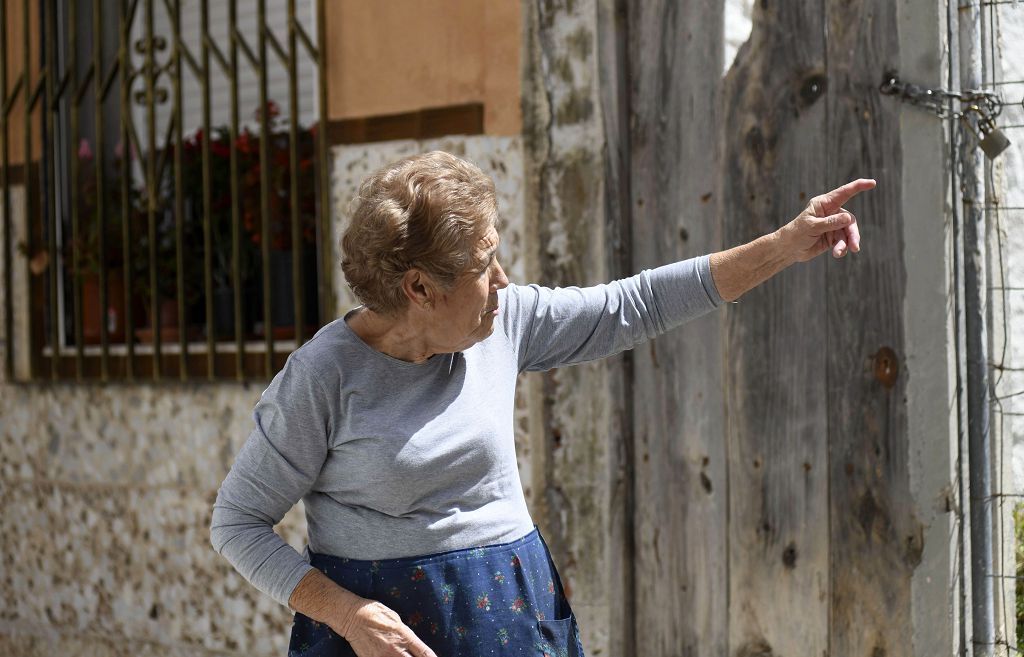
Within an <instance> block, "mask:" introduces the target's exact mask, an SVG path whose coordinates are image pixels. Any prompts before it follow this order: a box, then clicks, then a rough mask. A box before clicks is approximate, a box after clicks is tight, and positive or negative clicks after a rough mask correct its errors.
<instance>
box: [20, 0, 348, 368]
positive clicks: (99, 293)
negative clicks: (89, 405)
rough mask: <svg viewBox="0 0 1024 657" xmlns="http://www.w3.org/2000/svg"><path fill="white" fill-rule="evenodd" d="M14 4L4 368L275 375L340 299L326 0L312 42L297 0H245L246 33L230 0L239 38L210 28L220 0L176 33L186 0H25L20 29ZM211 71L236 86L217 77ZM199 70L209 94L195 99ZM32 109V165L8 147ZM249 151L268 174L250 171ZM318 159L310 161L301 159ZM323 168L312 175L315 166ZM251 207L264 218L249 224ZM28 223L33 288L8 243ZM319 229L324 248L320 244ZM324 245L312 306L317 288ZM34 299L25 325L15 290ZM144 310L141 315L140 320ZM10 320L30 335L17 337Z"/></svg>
mask: <svg viewBox="0 0 1024 657" xmlns="http://www.w3.org/2000/svg"><path fill="white" fill-rule="evenodd" d="M15 2H18V0H0V53H2V55H3V57H4V64H3V65H0V94H2V96H0V189H2V198H0V212H2V214H3V217H4V225H3V233H2V235H3V240H4V244H3V248H4V255H5V256H6V257H5V267H4V271H3V273H2V275H3V282H4V286H5V289H6V290H7V291H8V293H7V294H6V296H5V303H4V308H3V312H4V319H3V322H4V323H3V326H4V328H5V331H6V335H7V336H8V349H7V350H6V356H5V362H4V367H5V371H6V373H7V378H8V380H11V381H18V380H38V379H39V378H40V375H41V374H42V373H43V371H44V370H48V378H50V379H51V380H66V379H69V378H70V379H73V380H76V381H100V382H107V381H111V380H140V379H152V380H162V379H168V378H176V379H179V380H182V381H188V380H195V379H199V378H202V379H206V380H210V381H213V380H218V379H222V378H225V377H227V378H233V379H236V380H247V379H249V378H252V377H258V378H261V379H269V378H270V377H272V376H273V374H274V371H275V368H277V367H280V366H281V365H282V364H283V362H284V357H285V356H287V352H288V351H289V350H290V349H291V348H294V347H295V346H298V345H301V344H302V343H303V342H304V341H305V340H306V339H307V336H308V334H309V329H310V327H311V323H312V322H316V323H319V322H322V318H326V317H328V316H329V314H330V312H331V309H330V301H331V295H329V294H328V293H327V292H326V291H325V290H324V283H325V282H326V281H327V280H329V279H328V277H327V276H326V274H325V269H324V264H325V263H327V262H330V245H329V244H326V243H325V240H324V236H325V235H327V234H328V233H327V230H326V227H327V226H326V221H327V220H328V212H327V208H328V207H329V205H328V204H329V198H330V195H329V190H328V187H327V185H328V182H329V181H328V171H329V169H328V166H327V165H328V160H327V155H328V152H327V138H328V137H327V135H328V131H327V130H326V129H325V126H326V123H327V122H326V115H327V113H326V75H325V71H324V62H323V58H322V53H323V50H322V47H320V44H322V43H323V42H324V41H323V39H324V34H323V26H324V23H323V21H324V8H323V2H322V0H310V2H311V3H313V4H314V7H313V9H314V10H315V22H316V24H317V33H316V36H317V41H316V42H314V41H313V39H311V38H310V35H309V32H307V29H306V28H305V27H304V26H303V25H302V23H301V22H300V21H299V19H298V18H297V11H296V4H297V3H296V2H295V0H248V1H247V2H245V3H244V4H245V7H246V10H247V11H248V12H251V13H248V14H244V16H245V17H246V18H247V19H248V18H251V17H252V16H253V15H255V18H256V22H257V28H256V30H255V33H253V32H251V31H250V30H249V28H248V27H246V29H245V30H244V31H243V30H242V29H240V27H239V15H240V13H241V12H240V10H239V6H238V5H239V3H238V0H229V2H228V3H226V5H227V6H226V10H227V24H226V25H224V26H223V27H224V29H226V34H227V37H228V39H227V43H223V42H221V43H218V42H217V40H216V39H217V38H221V37H214V36H213V34H214V28H213V25H212V21H211V9H210V6H209V4H210V3H209V0H201V1H200V3H198V7H196V10H197V11H198V19H199V20H198V35H195V34H193V33H192V32H195V26H196V23H197V21H195V20H194V19H193V20H192V21H190V23H189V29H190V30H191V31H192V32H189V33H188V34H186V33H185V32H184V30H183V24H184V21H183V15H182V14H183V11H184V7H183V6H182V3H181V0H121V1H120V2H116V3H111V2H109V0H91V1H90V0H54V1H53V2H47V3H32V2H30V1H29V0H21V2H18V4H19V5H20V7H21V13H22V15H21V16H20V19H21V20H20V25H17V26H15V25H12V23H11V21H12V18H15V19H16V18H18V17H17V16H13V17H12V13H11V12H10V11H9V7H10V6H11V4H12V3H15ZM271 2H274V3H278V4H275V11H277V12H281V11H282V10H285V9H286V14H287V22H286V23H284V24H282V25H278V26H277V29H280V30H282V33H283V34H284V35H285V36H284V37H283V38H282V37H281V36H279V34H278V33H276V32H275V28H274V27H272V26H271V25H270V24H269V22H268V17H269V16H270V12H269V10H268V3H271ZM15 6H17V5H15ZM215 6H217V7H218V8H220V7H223V5H215ZM275 15H277V16H280V15H281V14H280V13H277V14H275ZM218 20H219V21H221V22H223V15H220V16H219V17H218ZM88 25H91V27H92V29H91V31H90V30H89V29H88ZM104 25H116V29H117V31H118V39H117V41H116V42H110V41H109V40H107V41H106V42H104V39H103V33H104V31H103V26H104ZM218 25H220V23H218ZM18 31H20V35H17V37H16V38H19V39H21V42H22V43H21V45H22V48H21V56H22V59H23V61H22V63H21V68H22V70H21V71H20V72H11V71H10V67H9V66H8V65H7V64H6V59H7V57H8V55H9V54H10V53H9V48H10V46H11V45H12V43H11V41H12V37H14V36H15V33H16V32H18ZM90 32H91V34H92V36H91V37H89V36H87V35H89V34H90ZM14 45H16V44H14ZM268 51H272V52H273V54H272V55H271V54H269V53H268ZM36 53H39V55H40V56H39V57H38V58H35V60H33V56H34V55H35V54H36ZM240 56H241V58H242V59H243V60H245V61H246V62H247V64H248V66H249V67H250V68H251V69H252V70H253V72H254V73H255V77H256V80H257V82H256V84H257V85H258V87H257V88H258V92H259V110H258V111H257V118H256V120H257V121H258V123H259V126H258V130H257V132H256V133H255V134H254V133H253V132H251V131H250V128H249V127H248V125H249V124H247V123H243V120H242V116H241V112H240V104H241V102H242V101H241V99H242V97H243V95H242V91H243V90H242V88H241V85H242V84H243V81H242V80H243V77H242V76H241V75H240V71H239V58H240ZM300 59H302V60H304V61H305V62H309V63H310V64H311V65H312V66H315V67H316V78H315V83H314V85H313V86H315V91H316V98H317V102H316V104H315V110H314V111H313V112H312V114H313V115H314V116H315V117H316V119H315V120H316V123H317V128H318V129H317V130H316V132H315V134H314V133H313V131H312V130H311V129H310V130H309V131H307V130H306V129H305V128H303V127H302V126H301V125H300V119H301V117H302V116H303V112H302V109H303V107H302V104H301V102H300V101H301V97H300V82H299V81H300V79H302V78H300V68H299V66H300ZM305 65H306V64H303V66H305ZM271 66H280V67H283V69H284V70H285V72H286V76H287V77H286V79H285V83H284V84H283V85H281V86H280V87H279V88H277V90H276V91H275V92H274V94H275V95H281V96H283V95H287V104H286V108H287V109H286V111H287V113H288V116H287V117H286V120H283V121H275V117H276V113H277V104H276V103H275V102H274V100H275V98H272V96H271V89H270V85H271V75H270V74H269V72H268V69H269V67H271ZM215 71H216V72H218V73H219V74H221V75H222V76H223V79H224V80H225V81H226V82H227V84H226V85H224V86H221V87H218V86H215V85H214V84H213V83H212V82H211V76H212V75H213V74H214V72H215ZM302 71H303V72H304V71H311V69H305V68H304V69H302ZM189 76H191V77H189ZM274 79H275V80H276V79H278V78H274ZM186 84H191V85H194V86H198V88H199V90H200V93H199V94H188V95H186V93H185V89H186ZM275 84H276V83H275ZM194 86H193V88H194ZM115 88H116V89H118V92H115V91H114V90H115ZM302 91H305V92H306V93H311V92H313V91H314V89H313V88H312V87H311V88H309V89H302ZM218 92H220V93H222V94H223V95H224V96H226V100H227V105H228V109H229V117H228V119H227V121H226V123H225V124H224V128H223V132H218V130H221V129H220V128H216V127H215V121H214V117H213V107H214V105H215V103H214V95H215V94H217V93H218ZM225 92H226V93H225ZM218 95H219V94H218ZM193 99H196V101H195V102H196V103H198V104H199V105H200V106H199V107H196V105H194V104H193ZM168 101H169V102H168ZM165 103H166V104H167V105H166V106H164V104H165ZM197 109H199V110H201V118H200V119H199V121H197V122H198V123H200V125H199V126H194V125H190V124H189V120H187V119H186V117H187V116H194V114H187V112H196V111H197ZM308 109H310V108H309V107H308V106H307V111H308ZM307 116H308V115H307ZM90 119H91V120H90ZM19 120H20V121H21V124H22V126H21V128H22V129H21V131H22V133H23V135H22V146H23V148H24V153H23V154H22V160H23V161H22V162H21V163H19V162H17V160H15V162H14V163H13V169H12V162H11V159H12V154H11V149H10V144H11V141H10V139H11V137H12V134H11V133H12V127H13V126H14V125H16V124H17V122H18V121H19ZM115 124H116V125H117V126H118V127H117V129H116V130H114V131H113V135H115V136H116V141H117V145H116V148H113V147H114V143H113V140H111V139H110V137H111V131H112V129H113V128H114V125H115ZM197 127H198V132H197V133H196V134H195V135H194V136H193V135H191V133H190V132H189V130H190V129H195V128H197ZM37 131H38V133H39V135H40V139H39V141H38V142H37V141H36V136H35V133H36V132H37ZM252 139H255V141H256V144H255V145H254V147H253V148H252V150H251V151H248V153H250V154H247V155H246V158H245V159H243V158H242V157H241V154H240V152H239V150H240V148H241V146H240V144H241V143H243V142H244V143H248V142H247V140H252ZM37 144H38V146H37ZM34 148H38V149H39V151H37V152H33V149H34ZM215 148H216V149H217V151H216V160H215V152H214V149H215ZM190 149H191V150H190ZM257 161H258V164H256V162H257ZM256 166H258V169H259V170H258V173H257V172H256V171H254V170H252V169H250V167H253V169H254V168H255V167H256ZM189 167H191V168H189ZM285 167H287V170H285ZM307 167H311V168H312V173H313V174H314V176H312V177H310V176H304V175H302V174H301V172H302V171H304V170H305V169H306V168H307ZM200 169H201V171H200ZM19 170H20V176H19V175H12V171H19ZM255 178H258V183H254V182H253V180H254V179H255ZM214 180H219V181H220V182H218V183H216V184H215V183H214ZM243 180H244V181H245V189H244V190H243ZM310 180H314V181H315V183H314V184H312V185H309V184H306V182H304V181H310ZM257 184H258V187H256V185H257ZM19 185H20V186H21V188H22V192H23V197H22V199H21V203H20V204H19V208H17V209H15V208H14V207H13V199H12V189H13V188H15V187H17V186H19ZM253 187H256V189H255V190H253V189H252V188H253ZM225 188H226V189H225ZM225 191H227V193H225ZM243 194H244V195H245V196H244V198H243ZM285 197H287V200H285ZM257 201H258V203H257ZM218 203H221V204H222V205H218ZM257 205H258V207H257ZM253 213H255V217H256V222H253V223H254V224H255V223H257V222H258V225H252V226H250V225H249V224H248V223H247V222H250V220H251V219H252V214H253ZM286 220H287V221H288V222H289V225H288V226H285V225H284V223H283V222H284V221H286ZM243 223H246V228H245V230H243ZM19 227H20V228H19ZM18 230H24V231H25V234H24V236H23V240H24V241H23V242H22V243H20V244H19V250H20V251H22V252H23V254H24V256H25V257H26V260H30V261H31V269H32V272H33V273H32V275H28V274H27V273H26V277H25V280H26V281H27V282H26V283H25V284H26V285H27V286H28V288H31V291H30V293H29V294H28V295H17V294H15V293H14V288H13V287H12V286H14V285H18V284H21V282H20V281H16V280H15V278H16V277H15V276H14V271H15V270H14V267H24V269H25V270H26V272H27V271H28V269H29V267H28V266H27V263H26V262H25V261H23V260H19V259H18V257H17V255H16V254H15V253H14V248H13V247H14V240H15V239H18V237H17V235H16V233H17V232H18ZM226 233H227V234H226ZM311 236H312V237H311ZM275 240H276V241H275ZM255 242H258V244H259V245H258V247H255V244H254V243H255ZM307 243H311V245H313V247H314V248H313V250H312V251H310V253H315V258H310V257H308V256H307V252H306V251H305V247H306V244H307ZM200 250H201V252H202V257H198V256H199V252H200ZM228 250H230V253H227V251H228ZM218 253H220V255H218ZM250 254H251V255H250ZM193 256H195V257H193ZM285 256H286V257H285ZM246 259H248V260H247V261H246V262H243V261H244V260H246ZM311 261H313V262H314V264H315V266H316V274H317V285H316V288H315V289H316V292H317V298H316V303H315V305H314V304H312V303H310V302H308V299H307V297H306V294H305V290H306V287H307V285H306V283H307V279H308V278H309V276H311V275H312V270H307V267H306V263H309V262H311ZM272 268H275V269H273V271H272ZM18 271H19V272H20V271H21V270H18ZM218 272H219V273H218ZM285 276H287V278H289V279H290V280H291V282H292V287H291V289H290V293H291V294H292V299H290V300H289V299H287V294H288V292H285V291H284V290H283V289H282V288H281V287H280V286H279V285H276V284H277V283H278V281H279V280H281V279H282V278H284V277H285ZM225 283H227V285H228V287H227V288H226V289H227V290H228V292H229V293H228V294H227V295H224V294H223V291H224V290H225V288H224V287H223V285H224V284H225ZM272 283H273V285H272ZM252 285H255V287H251V286H252ZM218 286H221V287H218ZM28 288H26V290H28ZM140 294H143V295H144V298H140V296H139V295H140ZM218 294H220V295H221V296H220V297H219V298H218ZM24 296H29V297H31V298H33V299H36V300H37V303H36V304H34V305H33V308H31V309H29V310H31V312H29V313H27V317H28V319H27V329H23V330H21V331H20V332H19V330H18V329H19V328H20V327H21V324H18V325H17V326H16V325H15V318H16V314H15V312H14V307H13V303H14V301H15V298H21V297H24ZM165 298H166V301H165ZM140 301H141V303H140ZM260 303H262V307H261V308H260V310H261V311H262V312H261V313H259V314H261V315H262V317H261V318H256V317H251V318H250V317H247V311H248V306H250V305H252V306H254V308H253V309H254V310H255V309H256V307H259V304H260ZM229 306H230V307H229ZM171 307H174V308H175V310H176V311H177V312H176V321H172V322H169V323H166V324H165V323H164V322H162V321H161V319H162V315H164V314H165V312H166V311H167V310H168V309H169V308H171ZM136 311H138V312H141V313H142V315H143V317H146V318H148V326H143V327H136V326H135V320H136V317H137V315H138V312H136ZM310 311H316V313H315V314H316V319H313V318H312V315H311V314H310ZM218 313H220V315H218ZM193 316H194V317H193ZM97 317H98V318H99V321H98V324H97V323H96V319H97ZM225 317H226V318H229V319H228V323H229V324H231V325H233V326H232V327H231V328H232V329H233V330H232V331H231V332H230V335H231V338H232V339H233V344H232V343H226V342H222V341H219V340H218V337H222V338H226V337H227V336H228V335H229V334H228V332H227V331H224V328H226V326H225V323H224V321H222V320H223V319H224V318H225ZM282 317H284V318H285V319H282ZM192 320H196V321H195V322H194V321H192ZM260 320H261V321H260ZM18 321H19V322H20V321H21V320H18ZM197 322H200V323H197ZM253 322H255V323H253ZM140 332H141V333H140ZM200 334H205V335H204V337H203V339H202V340H200V341H198V342H197V341H196V339H195V338H197V337H199V336H200ZM15 336H19V338H18V339H19V340H24V342H25V343H26V344H21V343H19V344H15ZM140 336H141V337H140ZM254 337H256V338H259V343H257V342H254V341H253V338H254ZM260 343H261V344H260ZM22 350H24V351H25V352H28V353H29V354H30V355H29V357H28V358H27V360H24V363H25V366H24V367H22V365H21V364H22V362H23V361H22V359H20V358H17V357H16V354H17V353H20V352H21V351H22ZM140 356H142V357H143V358H141V359H140V358H138V357H140ZM145 356H148V358H146V357H145ZM229 364H231V365H233V367H232V366H230V365H229Z"/></svg>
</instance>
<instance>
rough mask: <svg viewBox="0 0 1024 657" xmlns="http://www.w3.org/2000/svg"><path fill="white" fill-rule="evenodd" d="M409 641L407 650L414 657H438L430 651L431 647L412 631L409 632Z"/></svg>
mask: <svg viewBox="0 0 1024 657" xmlns="http://www.w3.org/2000/svg"><path fill="white" fill-rule="evenodd" d="M408 641H409V642H408V643H407V644H406V646H405V650H406V651H407V652H408V653H409V654H410V655H412V657H437V654H436V653H435V652H434V651H433V650H431V649H430V646H428V645H427V644H425V643H423V642H422V641H420V639H419V637H418V636H416V635H415V634H413V632H412V630H409V639H408Z"/></svg>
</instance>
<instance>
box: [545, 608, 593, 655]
mask: <svg viewBox="0 0 1024 657" xmlns="http://www.w3.org/2000/svg"><path fill="white" fill-rule="evenodd" d="M537 631H538V633H539V634H540V640H539V641H538V643H537V649H538V653H537V655H538V657H585V656H584V654H583V647H582V646H581V645H580V635H579V628H578V627H577V625H576V617H575V616H574V615H572V614H571V613H570V614H569V617H568V618H562V619H559V620H539V621H537Z"/></svg>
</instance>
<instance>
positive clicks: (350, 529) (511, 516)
mask: <svg viewBox="0 0 1024 657" xmlns="http://www.w3.org/2000/svg"><path fill="white" fill-rule="evenodd" d="M872 187H874V181H871V180H858V181H855V182H852V183H849V184H847V185H845V186H843V187H840V188H839V189H837V190H835V191H833V192H830V193H828V194H825V195H823V196H820V197H817V198H814V199H812V201H811V203H810V205H809V206H808V207H807V209H806V210H805V211H804V212H803V213H802V214H801V215H800V216H799V217H797V218H796V219H794V220H793V221H792V222H790V223H789V224H787V225H785V226H783V227H782V228H780V229H779V230H777V231H776V232H774V233H772V234H771V235H766V236H764V237H761V238H759V239H757V240H755V241H753V242H751V243H749V244H746V245H744V246H739V247H736V248H733V249H730V250H728V251H724V252H722V253H714V254H711V255H704V256H701V257H697V258H692V259H689V260H684V261H682V262H677V263H674V264H669V265H666V266H663V267H659V268H656V269H653V270H650V271H643V272H641V273H640V274H638V275H636V276H633V277H632V278H627V279H623V280H619V281H615V282H612V283H609V284H607V285H598V286H595V287H589V288H582V289H580V288H574V287H571V288H564V289H549V288H545V287H540V286H537V285H529V286H520V285H511V284H509V281H508V279H507V278H506V276H505V272H504V271H502V268H501V265H500V264H499V263H498V258H497V251H498V243H499V236H498V232H497V230H496V228H495V226H496V223H497V219H498V208H497V203H496V198H495V193H494V184H493V183H492V181H491V180H490V179H489V178H488V177H487V176H486V175H484V174H483V173H482V172H481V171H480V170H479V169H478V168H477V167H475V166H473V165H472V164H469V163H468V162H465V161H463V160H460V159H458V158H456V157H454V156H452V155H449V154H447V153H441V152H433V153H428V154H426V155H420V156H416V157H410V158H407V159H404V160H401V161H399V162H396V163H394V164H392V165H390V166H388V167H385V168H384V169H383V170H381V171H379V172H377V173H375V174H374V175H372V176H371V177H370V178H369V179H367V180H366V181H365V182H364V183H363V185H362V187H361V188H360V190H359V197H358V199H357V201H356V203H355V209H354V212H353V215H352V218H351V224H350V226H349V227H348V229H347V231H346V232H345V235H344V237H343V240H342V250H343V258H342V268H343V270H344V273H345V277H346V278H347V280H348V283H349V285H350V286H351V287H352V290H353V291H354V292H355V294H356V296H358V297H359V299H360V301H361V302H362V304H363V305H361V306H359V307H358V308H355V309H354V310H352V311H350V312H348V313H347V314H346V315H345V316H344V317H342V318H340V319H337V320H335V321H333V322H331V323H330V324H328V325H326V326H324V327H323V328H322V329H320V331H318V332H317V334H316V335H315V336H314V337H313V338H312V339H311V340H309V341H308V342H307V343H306V344H304V345H302V346H301V347H299V348H298V349H296V350H295V351H294V352H293V353H292V354H291V355H290V356H289V358H288V360H287V362H286V364H285V366H284V368H283V369H282V370H281V371H280V372H279V373H278V374H277V376H275V377H274V380H273V381H272V382H271V383H270V386H269V387H268V388H267V389H266V390H264V391H263V394H262V396H261V398H260V400H259V402H258V403H257V404H256V407H255V410H254V414H253V415H254V419H255V428H254V429H253V431H252V434H251V435H250V436H249V438H248V440H247V441H246V443H245V445H244V446H243V447H242V450H241V452H240V453H239V454H238V457H237V459H236V461H235V463H234V465H233V467H232V468H231V471H230V472H229V473H228V475H227V478H226V479H225V480H224V483H223V485H222V486H221V488H220V491H219V493H218V495H217V501H216V504H215V506H214V512H213V523H212V527H211V539H212V542H213V545H214V547H215V548H216V550H217V551H218V552H220V553H221V554H222V555H224V556H225V557H226V558H227V559H228V560H229V561H230V562H231V564H232V565H234V567H235V568H237V569H238V571H239V572H241V573H242V575H243V576H244V577H245V578H246V579H248V580H249V581H250V582H251V583H252V584H253V585H254V586H256V587H257V588H258V589H260V590H261V591H264V592H266V593H268V594H269V595H271V596H273V597H274V598H275V599H276V600H278V601H279V602H281V603H282V604H287V605H288V606H289V607H291V608H292V609H294V610H295V612H296V614H295V623H294V626H293V628H292V637H291V645H290V648H289V655H292V656H299V655H302V656H307V655H346V656H348V655H358V656H359V657H393V656H394V657H398V656H408V655H413V656H415V657H438V656H440V657H459V656H465V657H479V656H482V655H531V656H539V655H551V656H555V655H558V656H564V655H568V656H577V655H578V656H582V655H583V649H582V647H581V646H580V643H579V634H578V631H577V627H576V622H575V618H574V617H573V614H572V610H571V609H570V607H569V604H568V602H567V601H566V599H565V595H564V593H563V590H562V585H561V583H560V581H559V578H558V572H557V571H556V569H555V566H554V564H553V562H552V560H551V557H550V555H549V552H548V550H547V547H546V545H545V544H544V541H543V538H542V537H541V536H540V534H539V533H538V531H537V529H536V527H535V526H534V523H533V521H532V519H531V518H530V514H529V511H528V510H527V507H526V503H525V500H524V497H523V492H522V486H521V484H520V480H519V473H518V471H517V469H516V458H515V449H514V442H513V432H512V426H513V423H512V417H513V399H514V393H515V384H516V378H517V376H518V374H519V373H520V372H523V371H526V370H546V369H549V368H553V367H560V366H563V365H570V364H573V363H580V362H583V361H587V360H592V359H595V358H602V357H605V356H608V355H610V354H614V353H616V352H619V351H622V350H624V349H629V348H631V347H633V346H635V345H636V344H638V343H640V342H642V341H644V340H647V339H650V338H653V337H654V336H656V335H658V334H659V333H661V332H663V331H666V330H668V329H670V328H672V327H675V326H679V325H680V324H682V323H684V322H686V321H688V320H691V319H694V318H695V317H698V316H700V315H703V314H705V313H707V312H709V311H711V310H712V309H714V308H715V307H717V306H719V305H720V304H722V303H723V302H724V301H726V300H731V299H735V298H736V297H739V296H740V295H741V294H743V293H744V292H746V291H747V290H749V289H751V288H752V287H754V286H756V285H758V284H760V283H761V282H763V281H764V280H766V279H767V278H769V277H770V276H772V275H774V274H775V273H777V272H778V271H780V270H782V269H783V268H785V267H786V266H788V265H789V264H791V263H793V262H798V261H806V260H809V259H810V258H813V257H815V256H817V255H819V254H821V253H824V252H825V251H827V250H829V249H831V250H832V252H833V255H834V256H835V257H841V256H843V255H844V254H845V253H846V252H847V250H853V251H858V250H859V242H860V237H859V234H858V230H857V226H856V219H855V218H854V217H853V215H852V214H850V213H849V212H847V211H845V210H843V209H842V208H841V206H842V204H843V203H844V202H845V201H846V200H848V199H849V198H850V197H852V196H853V195H854V194H856V193H858V192H860V191H863V190H867V189H870V188H872ZM300 499H301V500H303V502H304V503H305V511H306V517H307V520H308V525H309V547H308V549H307V552H306V554H305V555H300V554H299V553H298V552H296V551H295V550H294V549H292V548H291V547H290V546H289V545H288V544H286V543H285V542H284V541H283V540H282V539H281V538H280V537H278V535H277V534H276V533H274V531H273V526H274V525H275V524H276V523H277V522H278V521H280V520H281V517H282V516H283V515H284V514H285V512H286V511H288V509H289V508H291V507H292V505H294V504H295V503H296V502H297V501H299V500H300Z"/></svg>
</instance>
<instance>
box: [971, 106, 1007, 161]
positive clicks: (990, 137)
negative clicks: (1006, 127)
mask: <svg viewBox="0 0 1024 657" xmlns="http://www.w3.org/2000/svg"><path fill="white" fill-rule="evenodd" d="M978 129H979V130H981V140H980V141H979V142H978V145H979V146H981V150H982V151H984V153H985V157H987V158H988V159H990V160H994V159H996V158H997V157H999V156H1000V155H1001V154H1002V152H1003V151H1005V150H1006V149H1007V148H1009V147H1010V140H1009V139H1007V138H1006V135H1005V134H1003V131H1002V130H1000V129H999V128H998V127H996V122H995V121H993V120H992V119H991V118H989V117H985V116H983V117H982V120H981V121H979V122H978Z"/></svg>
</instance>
